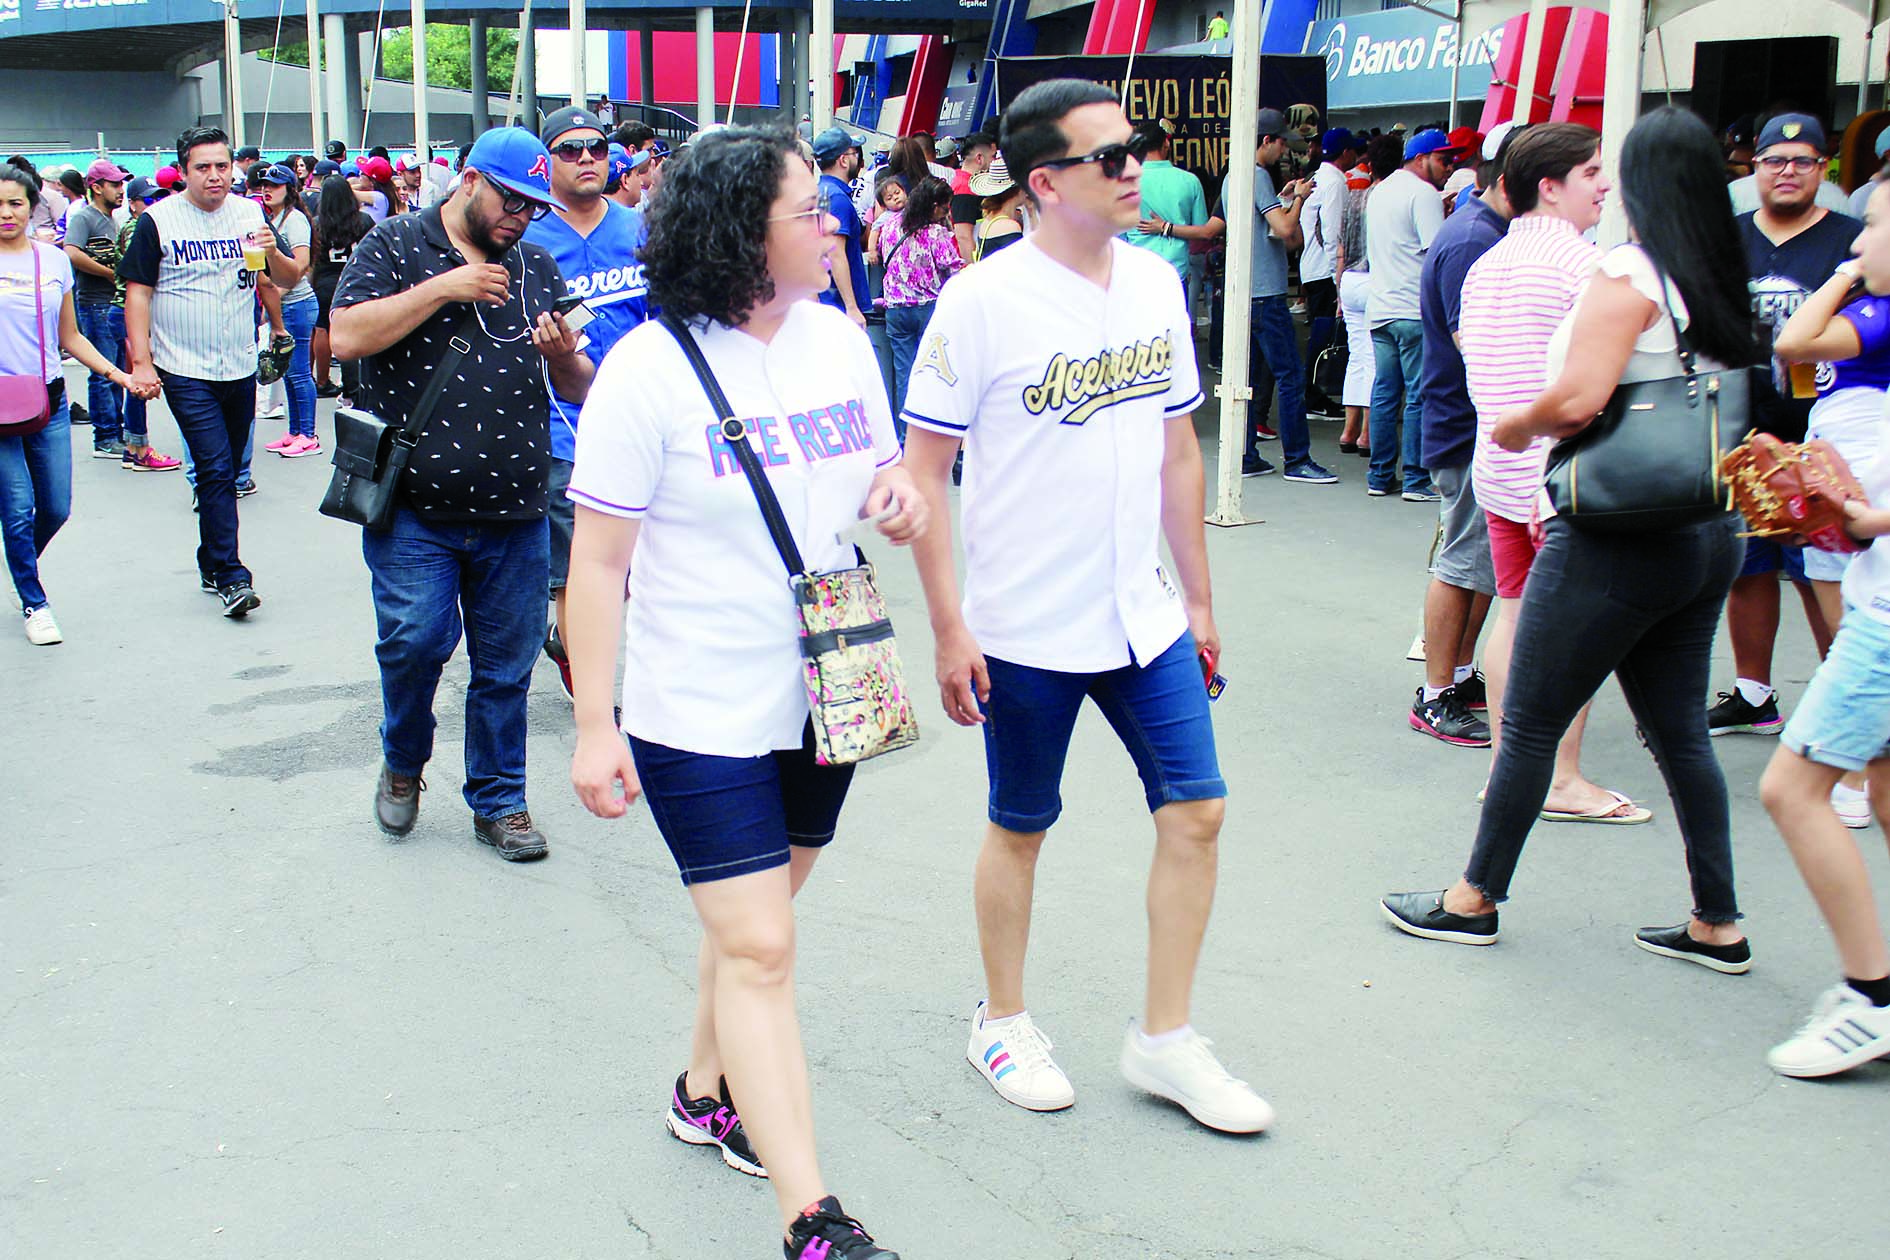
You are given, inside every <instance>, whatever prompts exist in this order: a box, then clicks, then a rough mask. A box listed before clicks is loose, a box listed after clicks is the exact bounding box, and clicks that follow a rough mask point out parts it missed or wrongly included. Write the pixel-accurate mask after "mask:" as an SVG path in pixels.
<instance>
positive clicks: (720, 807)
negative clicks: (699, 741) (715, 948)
mask: <svg viewBox="0 0 1890 1260" xmlns="http://www.w3.org/2000/svg"><path fill="white" fill-rule="evenodd" d="M629 738H630V754H631V756H632V757H634V758H635V759H636V763H637V778H639V779H641V780H642V782H643V798H644V799H645V800H646V801H648V802H649V803H650V816H651V817H653V818H654V819H656V829H657V830H658V831H660V832H661V833H662V834H663V843H665V844H667V845H668V846H669V851H670V854H671V856H673V857H674V858H675V859H676V869H677V871H678V872H679V873H680V874H681V875H682V882H683V884H684V885H685V886H687V885H689V884H702V883H708V882H710V881H713V880H718V879H734V878H735V877H736V876H737V875H752V874H754V873H755V872H757V871H767V870H773V869H774V868H775V867H777V866H785V865H787V860H788V846H790V845H799V846H801V847H802V848H808V849H818V848H820V847H821V846H822V845H825V844H826V843H827V842H828V841H829V840H832V839H833V833H834V828H835V827H836V826H838V825H839V822H840V807H841V806H842V805H844V804H845V803H846V799H847V788H848V787H849V786H850V785H851V784H852V782H853V767H852V766H823V765H820V764H819V763H817V762H816V761H815V760H814V728H813V727H812V726H809V727H808V728H807V729H806V730H805V731H804V732H803V733H802V736H801V746H800V747H799V748H796V749H793V750H791V751H786V752H779V751H777V752H772V753H769V754H767V755H765V756H761V757H717V756H713V755H711V754H709V753H693V752H684V751H683V750H682V749H680V748H670V747H667V746H666V745H663V744H652V743H649V742H647V741H645V740H641V739H638V738H637V737H636V736H634V735H632V736H630V737H629Z"/></svg>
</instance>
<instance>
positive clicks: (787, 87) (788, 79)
mask: <svg viewBox="0 0 1890 1260" xmlns="http://www.w3.org/2000/svg"><path fill="white" fill-rule="evenodd" d="M778 38H779V41H780V42H779V43H778V44H777V46H776V48H775V59H774V60H775V70H776V72H777V78H778V79H779V82H778V84H777V87H776V99H778V100H779V101H780V102H781V116H782V117H783V118H786V119H787V121H788V126H790V127H792V126H793V125H794V124H795V123H797V122H799V121H800V118H801V116H800V114H799V113H798V112H796V110H795V108H794V23H793V21H792V20H791V19H790V18H789V17H788V15H786V14H785V13H784V14H782V15H781V34H780V36H779V37H778Z"/></svg>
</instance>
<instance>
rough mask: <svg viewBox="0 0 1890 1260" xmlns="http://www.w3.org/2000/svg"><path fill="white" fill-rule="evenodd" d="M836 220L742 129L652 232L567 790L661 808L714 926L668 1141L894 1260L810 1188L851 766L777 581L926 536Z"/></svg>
mask: <svg viewBox="0 0 1890 1260" xmlns="http://www.w3.org/2000/svg"><path fill="white" fill-rule="evenodd" d="M836 195H838V194H836ZM826 198H827V193H826V191H825V190H823V189H822V188H821V186H820V185H819V184H817V183H816V182H815V178H814V175H813V173H812V172H811V171H810V170H809V169H808V168H807V166H806V164H805V163H804V162H802V161H801V160H800V157H799V150H798V148H797V146H796V145H795V144H794V141H793V137H792V136H791V135H788V134H785V133H781V134H776V133H773V132H766V131H759V130H754V129H748V128H730V129H725V130H720V131H716V132H713V133H710V134H708V135H704V136H702V137H700V138H699V139H697V140H696V141H695V142H694V143H692V144H691V145H690V146H689V151H688V153H687V154H685V155H684V156H683V157H681V158H679V159H677V161H676V162H675V163H673V164H672V170H671V171H670V173H669V174H668V176H667V178H666V181H665V184H664V187H663V194H662V196H661V197H659V198H657V200H656V203H655V205H654V207H653V208H652V209H651V211H650V215H649V229H650V235H649V243H648V245H647V246H645V247H644V249H643V251H642V253H641V258H642V260H643V263H644V267H645V274H646V275H647V277H648V279H649V285H650V299H651V301H652V303H654V304H656V305H658V306H660V307H661V308H662V310H663V313H664V319H663V321H662V322H657V321H651V322H650V323H646V324H644V325H642V326H641V327H639V328H636V329H633V330H631V331H630V332H629V333H628V334H627V335H625V337H624V338H623V340H621V341H619V342H618V343H617V345H616V347H615V348H613V349H612V350H611V352H610V354H609V355H608V356H607V357H606V358H605V360H604V362H603V365H602V366H601V367H600V368H599V369H598V383H597V386H596V388H595V390H594V392H593V393H592V395H591V397H590V399H589V401H587V402H586V403H585V405H584V415H583V420H582V422H581V423H580V424H579V426H578V442H577V459H576V462H575V464H574V466H573V468H572V473H571V488H570V492H569V493H570V497H571V499H572V501H573V502H574V503H575V504H576V505H577V521H576V529H575V533H574V538H573V541H572V545H571V575H570V584H569V586H568V587H567V589H566V621H565V624H566V630H567V640H566V643H567V647H568V648H569V651H570V658H571V676H572V681H573V684H574V690H575V692H576V697H575V708H576V717H577V724H578V737H577V751H576V754H575V756H574V757H573V759H572V766H571V779H572V783H573V785H574V786H575V787H576V788H577V792H578V797H579V799H580V800H582V801H583V803H584V806H585V808H587V809H589V810H590V811H591V812H592V813H594V814H596V815H598V816H599V817H602V818H620V817H622V816H623V815H624V813H625V812H626V810H627V809H628V807H629V804H630V803H631V802H632V801H634V800H635V799H636V798H637V797H638V796H639V795H641V796H643V797H644V798H645V799H646V800H647V801H648V802H649V805H650V813H651V816H652V818H653V819H654V821H655V823H656V828H657V830H658V831H659V832H660V833H661V834H662V837H663V839H664V841H665V842H666V843H667V844H668V846H669V849H670V852H671V854H672V855H673V856H674V858H675V860H676V865H677V868H678V871H679V873H680V874H681V876H682V881H683V883H684V885H685V886H686V887H687V888H688V890H689V895H690V897H691V898H692V899H693V901H694V903H695V909H696V914H697V917H698V918H699V919H700V921H701V923H702V927H703V942H702V946H701V949H700V952H699V955H698V959H697V976H698V984H699V992H698V994H697V1007H696V1018H695V1030H694V1037H693V1040H692V1044H691V1046H690V1053H689V1062H688V1066H687V1068H686V1069H685V1070H684V1071H683V1073H682V1074H681V1075H679V1076H678V1077H676V1079H675V1084H674V1088H673V1090H672V1092H671V1094H670V1095H669V1097H667V1098H666V1099H665V1100H664V1101H665V1103H666V1104H667V1115H666V1117H665V1122H666V1124H667V1126H668V1129H669V1132H670V1133H671V1135H672V1136H674V1137H676V1138H677V1139H679V1140H680V1141H683V1142H687V1143H689V1144H690V1145H693V1146H707V1147H713V1148H715V1149H717V1150H718V1151H719V1152H720V1154H721V1156H722V1159H723V1161H724V1162H725V1163H727V1164H728V1165H729V1166H730V1167H731V1168H734V1169H736V1170H737V1171H739V1172H744V1173H747V1174H749V1175H751V1176H758V1177H760V1176H765V1177H768V1178H770V1179H771V1180H772V1182H773V1189H774V1192H775V1201H776V1203H777V1205H778V1206H779V1208H780V1211H781V1220H782V1224H783V1232H784V1234H785V1238H784V1242H783V1250H784V1253H785V1254H786V1256H787V1257H788V1260H814V1258H823V1260H824V1258H826V1257H831V1258H832V1260H898V1258H897V1256H896V1255H895V1254H894V1253H893V1252H891V1251H887V1250H885V1249H883V1248H881V1247H878V1246H876V1245H874V1243H873V1241H872V1239H871V1237H870V1236H869V1235H867V1234H866V1232H865V1231H864V1230H863V1229H861V1228H860V1227H859V1224H858V1222H856V1221H854V1220H853V1219H852V1218H851V1217H849V1216H847V1214H846V1213H845V1212H844V1211H843V1210H842V1209H841V1207H840V1204H839V1201H838V1200H836V1199H835V1198H833V1197H832V1196H831V1195H830V1194H828V1192H827V1189H826V1186H825V1183H824V1182H823V1181H822V1179H821V1174H820V1167H819V1162H818V1160H817V1158H816V1156H815V1150H814V1125H813V1107H812V1100H811V1093H810V1090H809V1087H808V1080H807V1061H806V1055H805V1052H804V1051H803V1050H802V1048H801V1034H800V1022H799V1018H798V1016H797V1014H796V1012H795V1004H794V979H793V972H794V934H795V929H794V909H793V898H794V895H795V893H796V892H797V891H799V889H800V887H801V885H802V884H803V883H804V882H805V880H806V879H807V876H808V874H809V873H810V872H811V870H812V869H813V865H814V861H815V859H816V858H817V857H818V856H819V854H820V852H821V849H822V847H823V846H825V845H826V844H827V843H828V842H829V841H831V840H832V839H833V836H834V831H835V828H836V825H837V823H838V821H839V815H840V809H841V806H842V805H843V804H844V802H845V799H846V795H847V789H848V787H849V785H850V783H851V778H852V769H853V768H852V766H851V765H850V764H830V762H831V761H833V760H835V759H833V758H826V757H822V756H820V755H819V754H818V753H817V748H819V747H820V746H821V745H820V736H819V735H818V734H817V732H816V731H815V730H814V727H813V723H812V721H810V717H811V714H810V700H809V695H808V686H807V681H806V679H805V677H804V675H803V663H802V651H801V648H802V643H801V641H800V640H799V639H798V638H797V635H796V633H795V629H794V627H795V623H796V622H797V620H800V619H801V616H802V614H801V613H800V611H799V610H798V607H797V600H799V599H802V598H805V597H804V596H803V594H802V592H804V591H805V590H806V589H807V588H806V587H805V586H802V585H798V584H796V585H790V582H789V578H788V574H787V572H786V571H784V560H786V564H787V567H788V568H792V569H794V570H795V571H796V572H812V573H818V574H828V573H831V572H833V571H834V570H848V569H850V568H852V566H855V565H857V564H858V560H857V553H856V551H855V550H854V548H853V546H852V544H851V543H849V542H843V541H842V540H841V538H840V537H839V535H840V534H841V533H843V532H844V533H847V534H848V536H849V537H850V536H852V532H853V531H854V530H855V529H857V528H860V527H861V526H860V522H861V520H862V518H871V520H872V521H873V526H872V527H873V528H876V529H877V531H878V533H879V534H880V535H881V536H883V537H884V538H886V539H887V540H888V541H890V542H892V543H893V544H895V545H903V544H905V543H908V542H910V541H911V540H912V539H913V538H914V537H916V536H917V535H918V534H919V533H920V532H921V531H922V530H923V529H924V527H925V521H926V507H925V504H924V501H923V500H922V499H921V497H920V496H919V493H918V491H917V490H916V489H915V488H914V486H913V484H912V479H911V477H910V475H909V474H907V472H906V471H905V469H904V468H903V467H901V466H900V461H901V455H900V450H899V446H898V443H897V442H896V441H895V440H894V435H893V425H892V413H891V409H890V407H889V406H888V404H887V399H886V389H885V383H884V381H883V380H882V379H881V377H880V372H879V364H878V361H877V360H876V358H875V357H874V354H873V350H872V347H871V345H870V344H869V343H868V342H867V340H866V335H865V334H864V333H863V332H862V331H860V330H859V329H858V328H856V327H855V326H854V325H853V324H852V323H851V322H850V321H849V320H848V319H847V318H846V317H845V316H844V315H842V314H841V313H840V312H839V311H837V310H835V309H834V308H832V307H828V306H823V305H821V304H820V303H818V302H815V301H812V300H811V299H813V298H815V297H817V296H818V295H819V294H820V293H821V292H823V291H824V290H825V289H826V288H827V285H828V265H829V260H830V258H831V256H832V254H833V251H834V248H835V246H836V244H837V243H838V238H837V237H836V236H835V235H834V231H835V229H836V227H837V222H836V220H835V219H834V218H833V216H832V215H831V214H830V213H829V211H828V203H827V200H826ZM724 390H725V391H727V392H726V397H725V396H724V395H723V393H722V391H724ZM731 400H732V401H731ZM725 402H726V403H727V404H728V406H727V408H726V409H724V406H723V404H724V403H725ZM737 417H739V419H738V418H737ZM762 465H765V469H764V468H763V467H762ZM790 554H791V555H792V556H793V559H791V560H790V559H787V557H788V556H789V555H790ZM802 557H804V558H805V564H803V563H802V562H801V561H802ZM633 558H634V564H633V563H632V560H633ZM626 572H628V573H630V575H631V579H630V591H629V596H630V618H629V624H628V629H627V633H626V627H625V620H624V610H623V609H624V597H625V589H624V574H625V573H626ZM820 606H823V607H824V606H825V605H824V604H822V605H820ZM883 640H884V636H883V635H882V636H881V641H883ZM620 642H623V643H625V644H626V647H625V662H624V683H623V695H622V698H623V713H622V717H621V720H620V721H619V722H613V720H612V714H611V700H612V696H611V684H612V682H613V680H614V679H615V677H616V669H615V666H616V661H617V645H618V644H619V643H620ZM809 642H811V640H809ZM843 646H844V644H843ZM823 707H824V706H823ZM619 726H621V730H619ZM626 735H627V736H628V737H629V747H626V746H625V736H626ZM619 784H621V794H620V793H619V790H618V785H619Z"/></svg>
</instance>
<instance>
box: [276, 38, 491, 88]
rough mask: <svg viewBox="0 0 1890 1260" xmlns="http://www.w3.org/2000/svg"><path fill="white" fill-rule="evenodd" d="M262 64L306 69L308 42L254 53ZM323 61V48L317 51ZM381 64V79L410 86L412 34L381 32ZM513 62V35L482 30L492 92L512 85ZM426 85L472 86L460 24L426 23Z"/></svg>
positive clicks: (467, 44)
mask: <svg viewBox="0 0 1890 1260" xmlns="http://www.w3.org/2000/svg"><path fill="white" fill-rule="evenodd" d="M257 55H258V56H260V57H261V58H262V59H263V60H264V61H274V62H277V63H278V64H280V65H285V66H306V65H307V64H308V44H307V43H306V42H304V43H297V44H279V45H277V46H276V47H275V48H273V49H270V48H265V49H263V50H262V52H260V53H259V54H257ZM322 61H323V62H324V64H326V63H327V61H328V50H327V48H326V47H324V48H323V50H322ZM381 62H382V64H383V65H384V66H386V68H387V77H388V78H390V79H399V80H401V81H402V82H405V83H411V82H413V31H412V30H411V29H409V28H407V27H404V26H403V27H398V28H394V29H391V30H387V31H383V32H382V34H381ZM517 62H518V32H517V31H510V30H505V29H502V28H488V29H487V31H486V83H487V86H488V87H489V88H490V89H491V90H492V91H494V92H498V93H501V94H503V93H505V92H508V91H510V90H511V87H512V69H513V66H514V65H516V64H517ZM427 82H428V84H430V85H431V86H433V87H450V88H459V89H461V90H462V91H464V90H469V89H470V88H471V87H472V35H471V32H469V31H468V30H467V29H466V28H465V27H463V26H449V25H446V24H444V23H434V22H428V23H427Z"/></svg>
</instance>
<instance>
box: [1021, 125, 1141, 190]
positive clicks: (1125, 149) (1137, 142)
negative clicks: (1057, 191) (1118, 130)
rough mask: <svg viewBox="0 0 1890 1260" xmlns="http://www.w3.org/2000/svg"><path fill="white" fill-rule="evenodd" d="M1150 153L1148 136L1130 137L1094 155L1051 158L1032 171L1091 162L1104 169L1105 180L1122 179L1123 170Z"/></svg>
mask: <svg viewBox="0 0 1890 1260" xmlns="http://www.w3.org/2000/svg"><path fill="white" fill-rule="evenodd" d="M1147 153H1148V137H1147V136H1141V135H1136V136H1130V137H1129V138H1128V139H1127V140H1125V141H1123V142H1122V143H1121V144H1106V145H1104V146H1103V147H1102V148H1100V149H1097V150H1096V151H1095V152H1094V153H1085V154H1083V155H1082V156H1081V157H1062V158H1050V159H1049V160H1048V161H1043V162H1039V163H1037V164H1036V166H1033V167H1032V168H1031V170H1040V169H1041V170H1053V171H1055V170H1062V169H1064V168H1065V167H1070V166H1087V165H1089V164H1090V163H1091V162H1094V163H1096V165H1098V166H1100V167H1101V168H1102V174H1103V178H1104V179H1121V178H1122V171H1123V168H1124V167H1126V166H1127V165H1128V164H1129V159H1130V158H1134V159H1135V160H1136V161H1137V162H1138V163H1139V162H1141V161H1142V159H1143V158H1144V157H1145V156H1146V155H1147Z"/></svg>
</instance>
